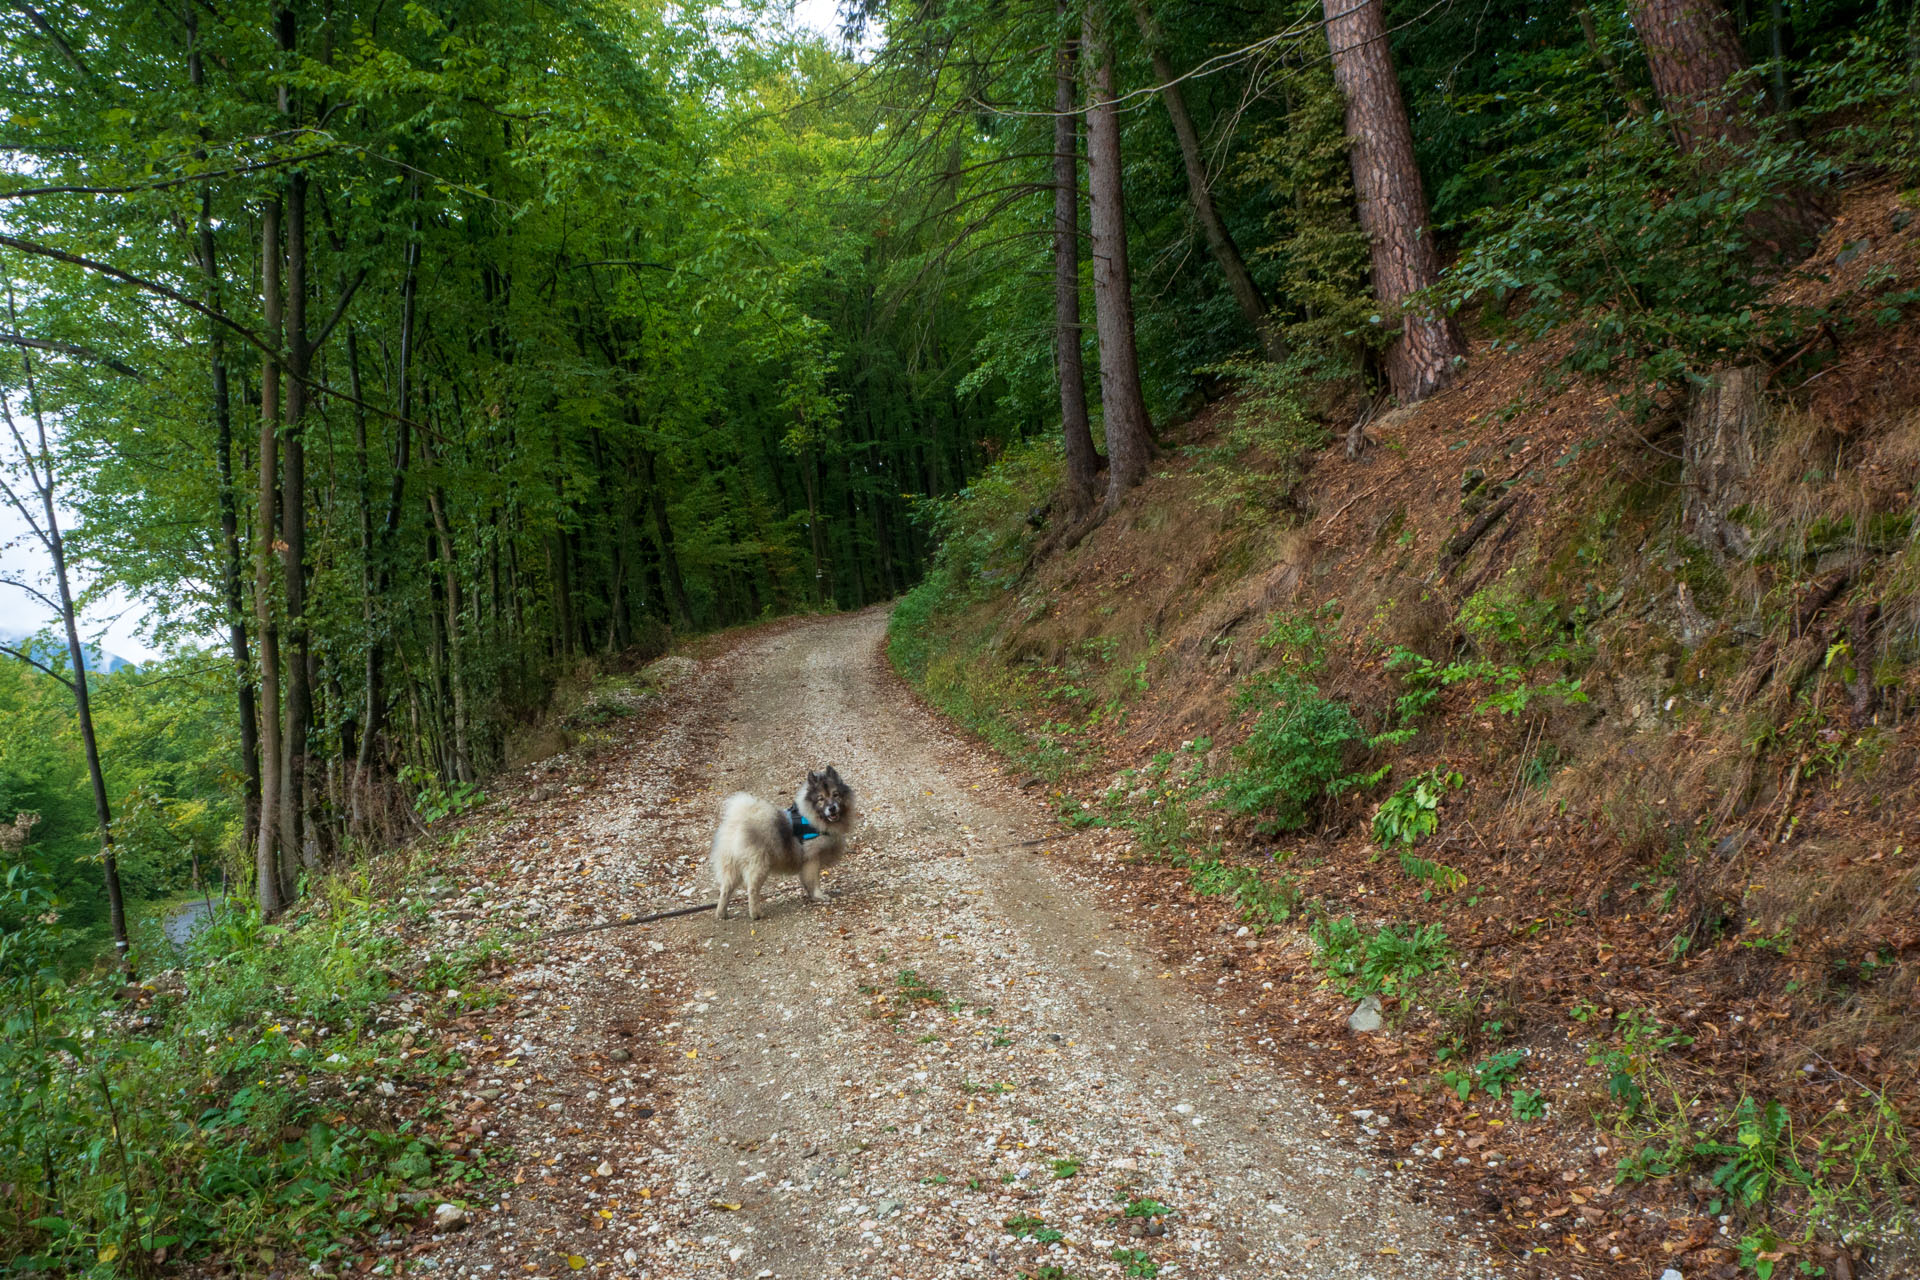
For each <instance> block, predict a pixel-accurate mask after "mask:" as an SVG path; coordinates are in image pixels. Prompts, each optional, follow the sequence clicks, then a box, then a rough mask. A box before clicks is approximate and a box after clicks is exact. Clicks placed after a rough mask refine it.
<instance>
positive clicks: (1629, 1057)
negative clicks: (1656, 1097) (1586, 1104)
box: [1587, 1009, 1693, 1116]
mask: <svg viewBox="0 0 1920 1280" xmlns="http://www.w3.org/2000/svg"><path fill="white" fill-rule="evenodd" d="M1614 1023H1615V1031H1616V1033H1617V1035H1618V1039H1617V1040H1614V1041H1603V1042H1601V1043H1598V1044H1595V1045H1594V1046H1593V1047H1592V1048H1591V1049H1590V1051H1589V1052H1588V1055H1587V1065H1588V1066H1592V1067H1599V1068H1600V1069H1601V1070H1602V1071H1603V1072H1604V1073H1605V1075H1606V1078H1607V1096H1608V1097H1610V1098H1612V1099H1613V1100H1614V1102H1616V1103H1618V1104H1619V1105H1620V1107H1621V1108H1622V1109H1623V1110H1624V1111H1625V1112H1626V1113H1627V1114H1628V1115H1629V1116H1632V1115H1636V1114H1638V1113H1639V1111H1640V1109H1641V1107H1642V1106H1644V1105H1645V1103H1646V1101H1647V1085H1648V1083H1649V1082H1650V1080H1651V1078H1652V1076H1653V1074H1654V1072H1655V1070H1656V1059H1657V1058H1658V1057H1659V1056H1660V1055H1661V1054H1664V1053H1668V1052H1670V1051H1672V1050H1674V1049H1677V1048H1680V1047H1682V1046H1685V1045H1689V1044H1692V1043H1693V1037H1692V1036H1689V1035H1685V1034H1683V1033H1681V1032H1679V1031H1675V1030H1673V1029H1672V1028H1669V1027H1665V1026H1662V1025H1661V1024H1660V1022H1659V1021H1658V1020H1656V1019H1655V1018H1654V1017H1653V1015H1651V1014H1649V1013H1648V1012H1647V1011H1646V1010H1644V1009H1623V1010H1621V1011H1620V1012H1619V1013H1616V1014H1615V1015H1614Z"/></svg>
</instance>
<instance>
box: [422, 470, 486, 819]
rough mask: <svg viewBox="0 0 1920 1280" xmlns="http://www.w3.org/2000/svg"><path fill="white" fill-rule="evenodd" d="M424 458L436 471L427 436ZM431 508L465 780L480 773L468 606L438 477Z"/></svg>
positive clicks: (458, 761)
mask: <svg viewBox="0 0 1920 1280" xmlns="http://www.w3.org/2000/svg"><path fill="white" fill-rule="evenodd" d="M420 460H421V461H422V462H424V463H426V464H427V466H428V469H429V474H430V475H431V474H432V466H433V458H432V455H431V453H429V452H428V445H427V442H426V440H425V438H424V437H423V438H422V440H421V445H420ZM427 509H428V511H429V512H430V513H431V514H432V516H433V532H434V536H435V537H436V538H437V539H438V541H439V543H440V564H441V571H442V573H443V574H444V575H445V583H446V586H445V596H446V607H447V689H448V692H449V693H450V694H451V695H452V698H453V774H454V776H455V777H456V778H458V779H459V780H460V781H462V782H472V781H473V780H474V779H475V777H476V776H477V775H476V774H475V772H474V768H473V743H472V738H471V733H470V730H471V726H470V725H469V724H468V722H467V671H466V641H465V630H466V617H465V614H466V608H465V605H464V604H463V603H462V596H461V590H460V560H459V557H458V556H456V555H455V554H454V549H453V529H452V526H451V525H449V524H448V522H447V512H446V496H445V494H444V493H443V492H442V491H441V487H440V484H439V482H438V480H435V482H434V483H433V484H431V485H429V486H428V488H427Z"/></svg>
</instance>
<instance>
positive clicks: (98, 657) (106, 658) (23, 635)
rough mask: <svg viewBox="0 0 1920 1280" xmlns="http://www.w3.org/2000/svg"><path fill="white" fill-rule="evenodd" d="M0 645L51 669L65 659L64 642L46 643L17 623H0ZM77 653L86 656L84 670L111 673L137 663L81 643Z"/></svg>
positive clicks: (56, 668)
mask: <svg viewBox="0 0 1920 1280" xmlns="http://www.w3.org/2000/svg"><path fill="white" fill-rule="evenodd" d="M0 644H4V645H6V646H8V647H9V648H13V649H19V650H20V651H21V652H23V653H27V654H31V655H32V656H33V657H34V658H35V659H37V660H38V661H41V662H44V663H46V664H47V665H48V666H50V667H53V668H54V669H55V670H58V669H59V664H60V663H61V662H64V661H66V657H67V646H66V645H65V644H62V643H60V642H58V641H54V642H53V643H51V644H49V643H48V641H47V640H45V639H43V638H39V636H38V633H37V632H32V631H27V630H24V629H22V628H20V627H18V626H10V625H7V624H5V623H0ZM81 653H82V655H83V656H84V657H85V659H86V663H87V670H89V671H92V672H95V673H96V674H103V675H112V674H113V673H114V672H116V671H122V670H125V669H126V668H128V667H132V666H137V665H139V664H138V663H134V662H129V661H128V660H127V659H125V658H123V657H121V656H120V655H119V654H117V653H108V652H107V651H106V650H104V649H100V648H97V647H96V646H94V645H86V646H84V647H83V648H82V650H81ZM5 656H6V655H4V654H0V657H5Z"/></svg>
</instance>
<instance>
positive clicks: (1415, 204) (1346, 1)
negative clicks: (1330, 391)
mask: <svg viewBox="0 0 1920 1280" xmlns="http://www.w3.org/2000/svg"><path fill="white" fill-rule="evenodd" d="M1323 3H1324V8H1325V12H1326V16H1327V44H1328V47H1329V48H1330V50H1331V51H1332V54H1333V78H1334V81H1335V82H1336V83H1337V84H1338V85H1339V86H1340V92H1341V94H1342V95H1343V96H1344V97H1345V98H1346V100H1347V140H1348V143H1349V155H1350V158H1351V161H1352V164H1353V188H1354V193H1355V195H1356V196H1357V197H1358V198H1359V203H1360V229H1361V230H1363V231H1365V232H1366V233H1367V238H1368V240H1369V241H1370V242H1371V245H1372V251H1373V292H1374V296H1375V299H1376V300H1377V301H1378V302H1379V304H1380V307H1381V310H1382V311H1384V312H1386V313H1387V319H1388V320H1389V322H1392V321H1393V320H1395V319H1397V320H1398V322H1399V325H1400V331H1399V333H1398V334H1397V335H1396V336H1395V337H1394V339H1393V341H1392V342H1391V343H1390V344H1389V345H1388V347H1387V352H1386V361H1385V363H1386V369H1387V381H1388V383H1389V384H1390V385H1391V386H1392V388H1393V394H1394V395H1395V396H1396V397H1398V398H1399V399H1400V401H1401V402H1402V403H1403V404H1411V403H1412V402H1414V401H1416V400H1421V399H1425V398H1426V397H1427V396H1429V395H1432V394H1433V393H1434V392H1435V391H1438V390H1439V389H1440V388H1442V387H1444V386H1446V385H1447V384H1448V383H1449V382H1451V381H1452V380H1453V373H1454V361H1455V360H1456V359H1457V358H1459V357H1461V356H1464V355H1465V354H1466V344H1465V342H1464V341H1463V340H1462V339H1461V336H1460V331H1459V328H1458V327H1457V326H1456V325H1455V324H1454V323H1453V321H1452V320H1451V319H1450V318H1449V317H1447V316H1445V315H1440V314H1435V313H1433V312H1431V311H1430V310H1428V309H1426V308H1423V307H1416V308H1414V309H1411V310H1409V309H1408V307H1407V299H1408V297H1409V295H1411V294H1413V293H1415V292H1417V291H1418V290H1421V289H1425V288H1427V287H1428V286H1430V285H1432V284H1433V283H1434V282H1435V281H1436V280H1438V279H1439V278H1440V260H1439V257H1438V255H1436V254H1435V252H1434V248H1433V237H1432V232H1431V228H1430V227H1429V226H1428V216H1427V195H1426V189H1425V187H1424V186H1423V185H1422V184H1421V181H1420V167H1419V165H1418V164H1416V163H1415V162H1414V158H1413V129H1412V127H1411V126H1410V125H1409V124H1408V122H1407V108H1406V104H1405V102H1404V101H1403V100H1402V99H1401V96H1400V80H1399V77H1398V76H1396V75H1395V74H1394V70H1393V56H1392V54H1391V53H1390V52H1389V50H1388V48H1387V32H1386V24H1385V19H1384V17H1383V16H1382V8H1381V0H1323Z"/></svg>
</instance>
